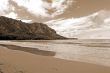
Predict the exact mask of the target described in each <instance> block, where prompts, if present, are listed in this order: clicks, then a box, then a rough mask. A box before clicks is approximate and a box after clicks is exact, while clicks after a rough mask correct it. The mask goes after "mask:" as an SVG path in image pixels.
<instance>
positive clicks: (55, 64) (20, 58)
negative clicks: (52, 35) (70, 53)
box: [0, 45, 110, 73]
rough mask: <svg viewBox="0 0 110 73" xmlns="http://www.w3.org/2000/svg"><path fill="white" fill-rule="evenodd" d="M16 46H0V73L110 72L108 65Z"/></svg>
mask: <svg viewBox="0 0 110 73" xmlns="http://www.w3.org/2000/svg"><path fill="white" fill-rule="evenodd" d="M10 46H11V45H10ZM18 47H19V46H18ZM18 47H17V46H15V47H14V46H11V47H9V46H8V47H7V46H6V45H5V46H3V45H1V46H0V73H110V67H105V66H101V65H95V64H89V63H83V62H76V61H67V60H62V59H57V58H54V57H52V56H44V55H41V54H40V55H39V54H38V55H37V54H35V53H32V52H31V53H30V52H29V51H27V50H26V51H23V50H20V49H22V48H21V47H19V50H18V49H17V48H18ZM8 48H9V49H8ZM10 48H13V49H10ZM24 48H26V47H24ZM30 49H31V48H30ZM24 50H25V49H24ZM46 53H48V52H46Z"/></svg>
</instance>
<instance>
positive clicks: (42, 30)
mask: <svg viewBox="0 0 110 73" xmlns="http://www.w3.org/2000/svg"><path fill="white" fill-rule="evenodd" d="M0 39H1V40H51V39H64V37H62V36H60V35H58V34H57V33H56V31H54V30H53V29H51V28H49V27H48V26H47V25H46V24H42V23H25V22H22V21H21V20H15V19H11V18H7V17H4V16H0Z"/></svg>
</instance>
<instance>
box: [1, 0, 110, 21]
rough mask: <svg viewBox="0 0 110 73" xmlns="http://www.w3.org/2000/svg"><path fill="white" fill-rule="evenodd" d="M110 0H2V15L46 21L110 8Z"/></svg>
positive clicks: (84, 14) (80, 15) (79, 15)
mask: <svg viewBox="0 0 110 73" xmlns="http://www.w3.org/2000/svg"><path fill="white" fill-rule="evenodd" d="M109 3H110V0H0V15H5V16H7V17H11V18H15V19H26V20H30V19H31V20H32V21H34V22H35V21H39V22H44V21H48V20H51V19H57V18H71V17H82V16H86V15H89V14H92V13H94V12H97V11H100V10H105V9H106V10H109V9H110V8H109V7H110V4H109Z"/></svg>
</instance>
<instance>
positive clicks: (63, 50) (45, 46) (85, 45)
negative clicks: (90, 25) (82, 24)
mask: <svg viewBox="0 0 110 73" xmlns="http://www.w3.org/2000/svg"><path fill="white" fill-rule="evenodd" d="M0 44H8V45H17V46H21V47H30V48H37V49H40V50H46V51H54V52H56V55H55V56H54V57H56V58H61V59H66V60H73V61H80V62H87V63H94V64H99V65H105V66H110V40H105V39H104V40H39V41H0Z"/></svg>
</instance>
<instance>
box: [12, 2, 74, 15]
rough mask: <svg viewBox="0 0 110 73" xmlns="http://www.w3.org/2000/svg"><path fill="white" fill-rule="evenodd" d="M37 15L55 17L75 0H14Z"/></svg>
mask: <svg viewBox="0 0 110 73" xmlns="http://www.w3.org/2000/svg"><path fill="white" fill-rule="evenodd" d="M13 1H15V2H16V3H17V4H18V5H19V6H23V7H25V8H27V10H28V11H29V12H31V13H33V14H35V15H37V16H44V17H55V16H56V15H59V14H62V13H63V12H64V11H65V9H66V8H67V7H68V6H69V5H70V4H71V3H72V2H73V0H13Z"/></svg>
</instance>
